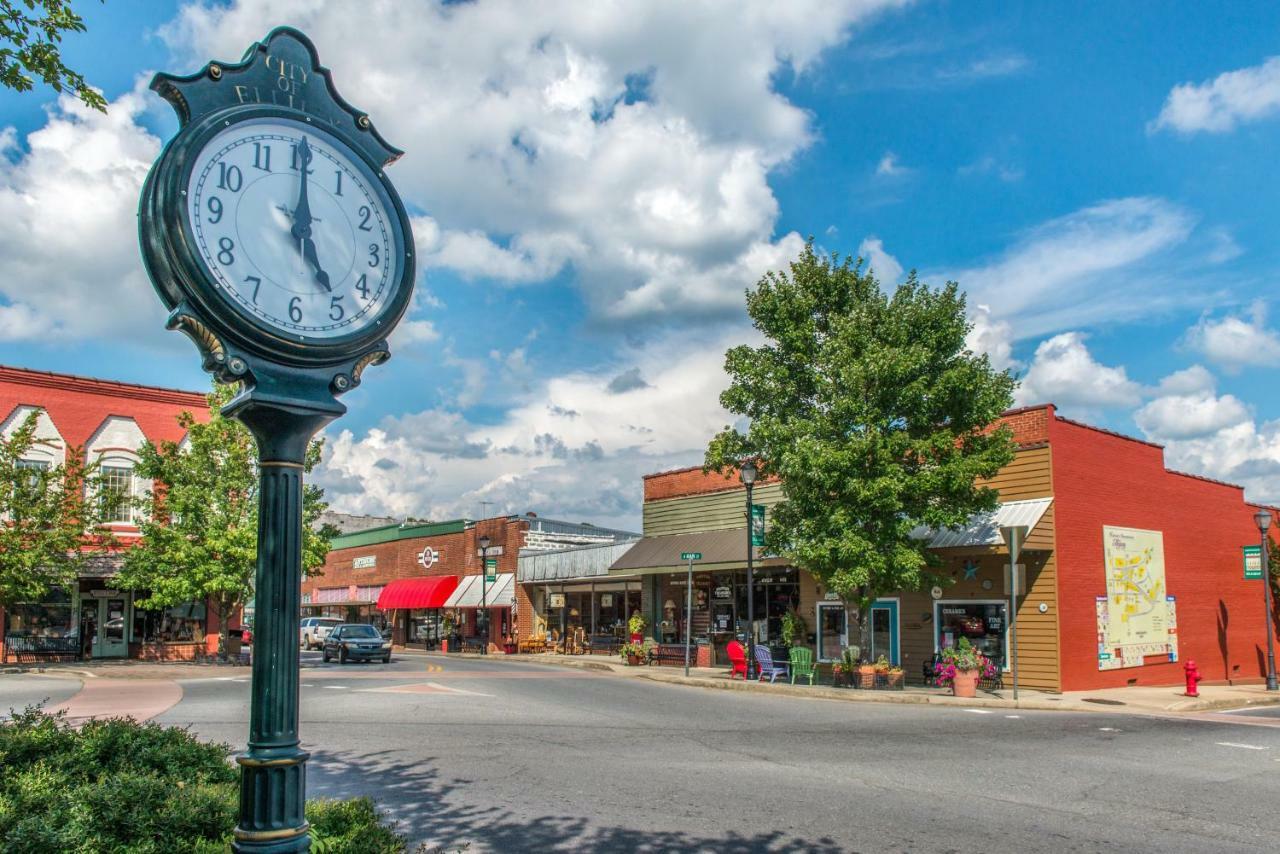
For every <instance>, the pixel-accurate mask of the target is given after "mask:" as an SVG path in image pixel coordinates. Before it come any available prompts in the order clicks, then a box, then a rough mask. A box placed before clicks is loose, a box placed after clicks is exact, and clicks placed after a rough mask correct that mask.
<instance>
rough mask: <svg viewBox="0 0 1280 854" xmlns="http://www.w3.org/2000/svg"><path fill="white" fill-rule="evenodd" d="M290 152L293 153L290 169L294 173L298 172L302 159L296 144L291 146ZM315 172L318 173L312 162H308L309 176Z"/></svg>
mask: <svg viewBox="0 0 1280 854" xmlns="http://www.w3.org/2000/svg"><path fill="white" fill-rule="evenodd" d="M290 151H291V152H293V153H292V156H291V157H290V159H289V168H290V169H292V170H293V171H294V172H297V171H298V168H299V165H300V164H301V163H302V158H301V157H299V156H298V146H297V144H296V143H295V144H294V145H292V146H290ZM315 171H316V170H315V169H312V168H311V162H310V161H307V174H308V175H310V174H312V173H314V172H315Z"/></svg>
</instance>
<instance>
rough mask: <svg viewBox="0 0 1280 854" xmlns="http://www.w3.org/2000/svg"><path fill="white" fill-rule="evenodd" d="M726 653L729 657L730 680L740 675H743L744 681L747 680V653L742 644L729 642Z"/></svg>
mask: <svg viewBox="0 0 1280 854" xmlns="http://www.w3.org/2000/svg"><path fill="white" fill-rule="evenodd" d="M725 652H726V653H727V654H728V656H729V665H730V667H729V678H730V679H732V678H733V677H734V676H736V675H738V674H739V673H741V674H742V681H744V682H745V681H746V680H747V653H746V650H744V649H743V648H742V644H740V643H738V642H737V641H729V645H728V646H726V647H725Z"/></svg>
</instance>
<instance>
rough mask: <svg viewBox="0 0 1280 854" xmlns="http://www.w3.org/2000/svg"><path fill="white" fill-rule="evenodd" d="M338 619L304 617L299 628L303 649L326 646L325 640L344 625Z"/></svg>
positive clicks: (299, 638)
mask: <svg viewBox="0 0 1280 854" xmlns="http://www.w3.org/2000/svg"><path fill="white" fill-rule="evenodd" d="M342 622H343V621H342V620H339V619H338V618H337V617H303V618H302V623H301V625H300V626H299V635H298V640H299V642H300V643H301V644H302V648H303V649H319V648H320V647H322V646H324V639H325V638H326V637H328V635H329V632H331V631H333V630H334V629H335V628H337V627H338V626H340V625H342Z"/></svg>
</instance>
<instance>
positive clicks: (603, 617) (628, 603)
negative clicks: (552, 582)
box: [539, 582, 640, 636]
mask: <svg viewBox="0 0 1280 854" xmlns="http://www.w3.org/2000/svg"><path fill="white" fill-rule="evenodd" d="M618 584H619V583H617V582H615V583H614V584H612V585H610V586H611V587H615V588H616V587H617V586H618ZM625 587H626V589H611V590H592V588H591V587H584V586H570V587H566V588H564V589H563V592H562V591H561V590H560V589H557V588H554V587H553V588H551V589H550V590H543V591H542V594H541V608H540V609H539V610H540V611H541V617H542V620H543V624H544V626H545V627H546V630H547V631H549V632H550V631H555V632H556V633H557V634H559V633H560V630H561V626H562V619H563V628H564V630H565V631H566V632H571V631H573V630H574V629H582V630H583V631H584V632H585V633H587V634H597V635H603V634H614V635H618V636H622V635H623V634H625V633H626V630H627V620H628V618H630V616H631V614H633V613H634V612H636V611H639V610H640V584H639V582H629V583H627V584H626V585H625ZM560 596H563V597H564V607H563V609H561V608H560V607H558V606H557V607H552V603H553V602H559V598H558V597H560ZM593 608H594V610H593Z"/></svg>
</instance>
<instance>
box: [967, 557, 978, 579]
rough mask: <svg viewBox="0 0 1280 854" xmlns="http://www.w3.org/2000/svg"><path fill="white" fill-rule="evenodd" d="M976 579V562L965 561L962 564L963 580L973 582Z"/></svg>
mask: <svg viewBox="0 0 1280 854" xmlns="http://www.w3.org/2000/svg"><path fill="white" fill-rule="evenodd" d="M977 577H978V562H977V561H976V560H966V561H965V562H964V580H965V581H973V580H974V579H976V578H977Z"/></svg>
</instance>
